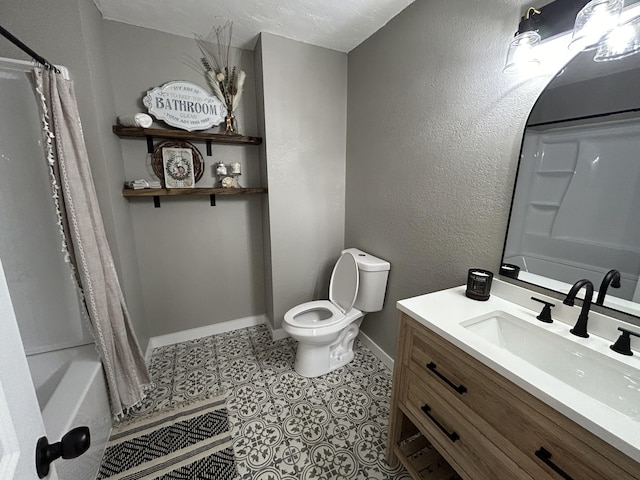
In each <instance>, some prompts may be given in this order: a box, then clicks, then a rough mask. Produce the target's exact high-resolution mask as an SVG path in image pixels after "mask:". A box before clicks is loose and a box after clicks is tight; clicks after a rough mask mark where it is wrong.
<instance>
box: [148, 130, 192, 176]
mask: <svg viewBox="0 0 640 480" xmlns="http://www.w3.org/2000/svg"><path fill="white" fill-rule="evenodd" d="M163 148H189V149H191V152H192V155H193V175H194V177H195V181H196V182H197V181H198V180H200V179H201V178H202V174H203V173H204V160H203V159H202V155H201V154H200V152H199V151H198V149H197V148H196V147H195V145H193V144H191V143H189V142H183V141H180V140H167V141H165V142H160V143H159V144H158V145H156V146H155V148H154V149H153V153H152V154H151V168H153V173H155V175H156V177H158V178H159V179H160V180H162V181H164V179H165V178H164V165H163V162H162V149H163Z"/></svg>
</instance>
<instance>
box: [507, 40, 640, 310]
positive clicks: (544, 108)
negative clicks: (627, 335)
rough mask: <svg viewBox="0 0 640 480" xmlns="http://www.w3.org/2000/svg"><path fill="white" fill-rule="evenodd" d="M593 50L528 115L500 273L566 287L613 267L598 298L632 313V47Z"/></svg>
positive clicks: (637, 106) (637, 221) (635, 206)
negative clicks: (610, 56) (626, 52)
mask: <svg viewBox="0 0 640 480" xmlns="http://www.w3.org/2000/svg"><path fill="white" fill-rule="evenodd" d="M593 57H594V51H587V52H581V53H579V54H578V55H577V56H576V57H574V58H573V59H572V60H571V61H570V62H569V63H568V64H567V65H566V66H565V68H564V69H562V71H560V73H558V74H557V75H556V76H555V77H554V78H553V79H552V80H551V82H550V83H549V85H548V86H547V88H546V89H545V90H544V91H543V92H542V94H541V95H540V97H539V98H538V100H537V102H536V103H535V105H534V107H533V109H532V111H531V114H530V115H529V119H528V121H527V124H526V127H525V132H524V136H523V140H522V148H521V153H520V163H519V166H518V173H517V178H516V185H515V190H514V195H513V203H512V206H511V215H510V218H509V228H508V231H507V237H506V239H505V248H504V252H503V263H504V264H509V265H510V266H503V268H502V269H501V274H503V275H506V276H510V277H512V278H517V279H518V280H520V281H524V282H527V283H532V284H535V285H538V286H542V287H545V288H549V289H552V290H555V291H557V292H560V293H563V294H566V293H567V292H568V291H569V289H570V287H571V285H573V283H574V282H575V281H577V280H579V279H581V278H587V279H589V280H591V281H592V282H593V284H594V288H595V289H596V291H597V290H599V289H600V285H601V282H602V280H603V277H604V276H605V274H606V273H607V272H608V271H609V270H610V269H617V270H618V271H619V272H620V274H621V279H620V288H612V287H609V288H608V289H607V291H606V297H605V299H604V304H603V305H604V307H607V308H611V309H613V310H617V311H621V312H624V313H627V314H631V315H634V316H637V317H640V282H639V277H640V88H638V85H640V55H633V56H630V57H626V58H623V59H620V60H616V61H610V62H602V63H597V62H594V61H593ZM518 269H519V271H518ZM582 293H583V294H584V289H583V290H582ZM596 299H597V293H596V294H594V297H593V301H594V302H595V301H596Z"/></svg>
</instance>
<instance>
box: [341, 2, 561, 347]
mask: <svg viewBox="0 0 640 480" xmlns="http://www.w3.org/2000/svg"><path fill="white" fill-rule="evenodd" d="M518 3H519V4H521V5H522V6H524V2H522V1H520V2H518ZM521 13H522V12H521V7H519V6H518V5H514V2H512V1H507V0H487V1H484V2H468V1H463V0H430V1H422V0H418V1H417V2H416V3H414V4H412V5H411V6H409V7H408V8H407V9H405V10H404V11H403V12H402V13H401V14H400V15H398V16H397V17H395V18H394V19H393V20H392V21H391V22H389V23H388V24H387V25H386V26H385V27H384V28H382V29H381V30H379V31H378V32H377V33H376V34H374V35H373V36H372V37H370V38H369V39H368V40H366V41H365V42H364V43H362V44H361V45H360V46H358V47H357V48H356V49H355V50H353V51H351V52H350V53H349V93H348V130H347V139H348V143H347V176H346V178H347V188H346V191H347V196H346V239H345V244H346V245H347V246H354V247H358V248H361V249H363V250H365V251H368V252H370V253H372V254H374V255H377V256H379V257H382V258H384V259H386V260H388V261H389V262H391V272H390V277H389V285H388V290H387V299H386V304H385V308H384V310H383V311H382V312H379V313H373V314H369V315H368V316H367V317H365V320H364V322H363V326H362V330H363V331H364V332H365V333H366V334H367V335H369V336H370V337H371V338H372V339H373V340H374V341H375V342H376V343H377V344H378V345H379V346H380V347H381V348H383V349H384V350H385V351H386V352H387V353H389V354H390V355H392V356H393V354H394V352H395V341H396V326H397V317H398V314H397V311H396V309H395V302H396V301H397V300H399V299H401V298H406V297H411V296H415V295H418V294H423V293H428V292H432V291H436V290H441V289H444V288H449V287H453V286H455V285H460V284H463V283H465V282H466V273H467V269H468V268H470V267H484V268H488V269H490V270H492V271H494V272H496V273H497V268H498V265H499V262H500V258H501V253H502V245H503V240H504V234H505V229H506V225H507V219H508V214H509V205H510V201H511V192H512V188H513V183H514V177H515V170H516V165H517V157H518V151H519V148H520V141H521V136H522V131H523V127H524V123H525V121H526V118H527V115H528V113H529V110H530V108H531V106H532V105H533V103H534V102H535V99H536V97H537V95H538V94H539V93H540V91H541V90H542V89H543V87H544V85H545V84H546V82H548V80H549V77H548V76H543V77H537V78H527V77H524V76H522V75H516V76H508V75H504V74H502V73H501V71H502V67H503V63H504V59H505V56H506V53H507V45H508V41H509V39H510V38H511V37H512V36H513V32H514V29H515V28H516V26H517V23H518V20H519V17H520V15H521Z"/></svg>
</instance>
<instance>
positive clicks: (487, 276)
mask: <svg viewBox="0 0 640 480" xmlns="http://www.w3.org/2000/svg"><path fill="white" fill-rule="evenodd" d="M492 280H493V273H492V272H490V271H489V270H482V269H480V268H470V269H469V274H468V275H467V291H466V292H465V294H466V295H467V297H469V298H472V299H473V300H480V301H485V300H489V293H490V292H491V282H492Z"/></svg>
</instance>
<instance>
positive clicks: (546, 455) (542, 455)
mask: <svg viewBox="0 0 640 480" xmlns="http://www.w3.org/2000/svg"><path fill="white" fill-rule="evenodd" d="M536 457H538V458H539V459H540V460H542V461H543V462H544V463H546V464H547V466H548V467H549V468H550V469H551V470H553V471H554V472H556V473H557V474H558V475H560V476H561V477H562V478H564V479H565V480H573V478H571V477H570V476H569V475H567V474H566V473H565V472H564V470H562V469H561V468H560V467H559V466H557V465H556V464H555V463H553V462H552V461H551V452H549V451H548V450H547V449H545V448H544V447H540V450H538V451H537V452H536Z"/></svg>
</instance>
